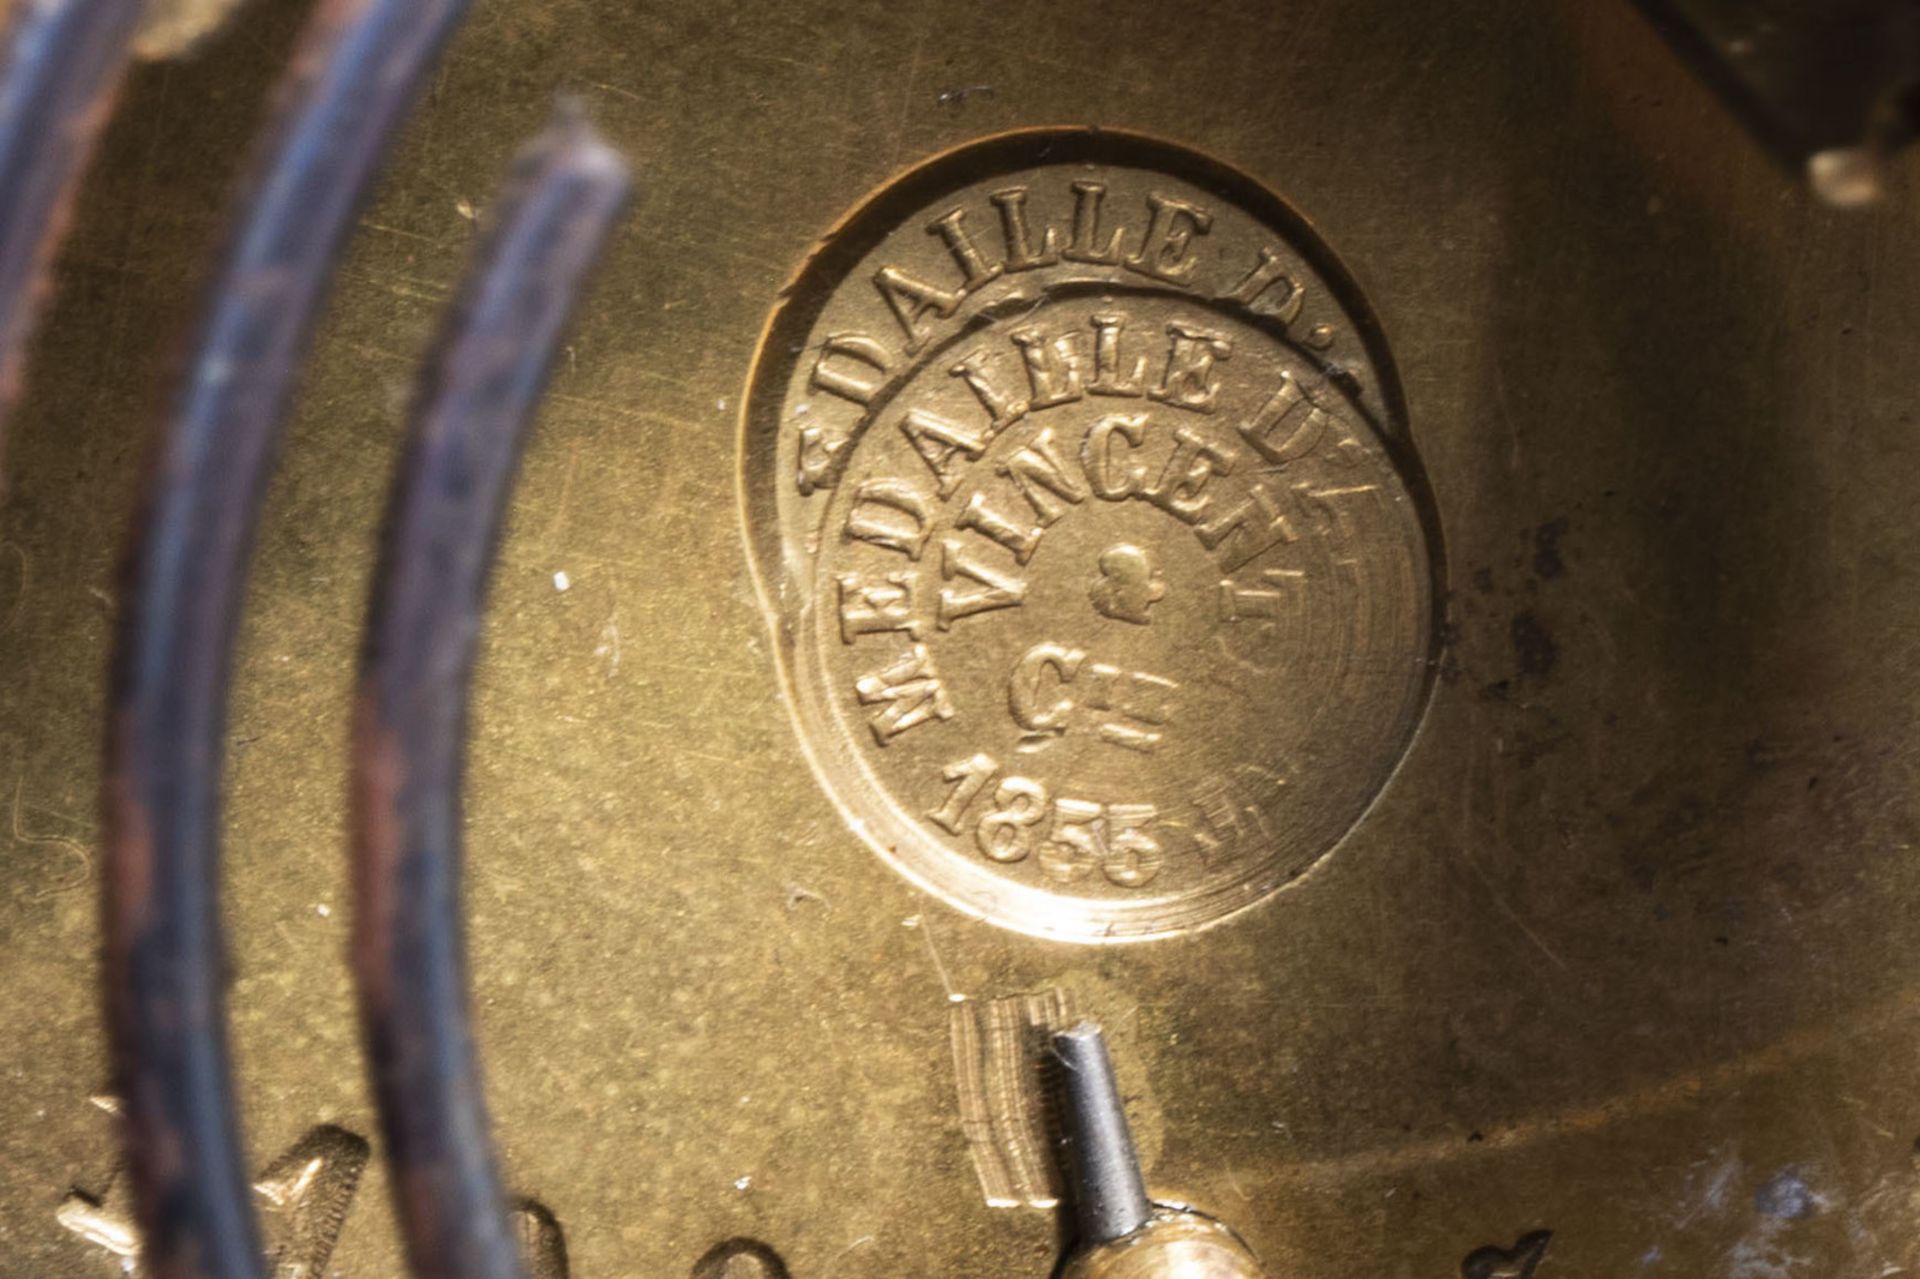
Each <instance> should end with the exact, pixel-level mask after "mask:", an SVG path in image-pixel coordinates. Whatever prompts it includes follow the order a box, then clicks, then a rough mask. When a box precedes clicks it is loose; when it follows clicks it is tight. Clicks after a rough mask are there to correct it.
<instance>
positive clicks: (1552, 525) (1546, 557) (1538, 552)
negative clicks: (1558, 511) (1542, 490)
mask: <svg viewBox="0 0 1920 1279" xmlns="http://www.w3.org/2000/svg"><path fill="white" fill-rule="evenodd" d="M1566 532H1567V517H1566V516H1564V515H1563V516H1561V517H1560V518H1559V519H1557V520H1549V521H1548V522H1547V523H1545V524H1542V525H1541V526H1540V527H1539V528H1536V529H1535V530H1533V572H1534V576H1536V577H1538V578H1539V579H1540V580H1541V581H1543V582H1546V581H1551V580H1553V579H1554V578H1556V577H1559V576H1560V575H1561V574H1563V573H1565V572H1566V571H1567V563H1566V561H1565V560H1563V559H1561V558H1560V539H1561V538H1562V537H1565V536H1566Z"/></svg>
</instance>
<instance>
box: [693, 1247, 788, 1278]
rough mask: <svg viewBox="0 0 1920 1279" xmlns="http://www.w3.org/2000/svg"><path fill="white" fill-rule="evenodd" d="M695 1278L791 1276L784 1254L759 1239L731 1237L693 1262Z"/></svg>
mask: <svg viewBox="0 0 1920 1279" xmlns="http://www.w3.org/2000/svg"><path fill="white" fill-rule="evenodd" d="M692 1279H787V1267H786V1263H785V1262H783V1261H781V1260H780V1255H779V1254H778V1253H776V1252H775V1251H774V1250H773V1249H771V1248H769V1247H767V1245H765V1244H763V1243H761V1242H759V1241H758V1240H755V1239H728V1240H726V1241H725V1242H724V1243H717V1244H715V1245H714V1246H713V1247H712V1248H709V1249H708V1250H707V1252H706V1255H704V1256H702V1257H701V1258H700V1260H698V1261H696V1262H694V1263H693V1277H692Z"/></svg>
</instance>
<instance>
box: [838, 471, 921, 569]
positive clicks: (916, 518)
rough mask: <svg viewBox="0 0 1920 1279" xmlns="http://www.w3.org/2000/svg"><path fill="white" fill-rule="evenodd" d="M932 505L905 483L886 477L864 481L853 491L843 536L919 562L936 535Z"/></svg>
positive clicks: (904, 481) (916, 490) (910, 485)
mask: <svg viewBox="0 0 1920 1279" xmlns="http://www.w3.org/2000/svg"><path fill="white" fill-rule="evenodd" d="M930 505H931V504H930V503H929V502H928V501H927V499H926V497H924V496H923V495H922V494H921V492H920V490H919V489H918V488H916V487H915V486H914V485H912V484H910V483H908V482H907V481H906V480H901V479H894V478H892V477H885V476H883V477H882V478H880V479H875V480H863V481H861V484H860V487H859V488H857V489H855V490H854V495H853V505H852V506H850V507H848V508H847V523H846V527H845V529H844V530H842V535H843V536H845V537H846V538H848V539H855V538H857V539H859V540H860V541H862V542H871V543H873V544H874V545H875V546H879V547H884V548H886V549H887V550H889V551H898V552H900V554H902V555H904V556H906V557H907V558H908V559H910V560H917V559H919V558H920V552H921V551H922V550H924V549H926V545H927V538H928V537H929V536H930V535H931V534H932V532H933V518H932V516H931V514H930V513H929V507H930Z"/></svg>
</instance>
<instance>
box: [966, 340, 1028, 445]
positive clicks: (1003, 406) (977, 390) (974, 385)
mask: <svg viewBox="0 0 1920 1279" xmlns="http://www.w3.org/2000/svg"><path fill="white" fill-rule="evenodd" d="M993 363H994V359H993V357H992V356H991V355H989V354H988V353H987V352H985V351H970V352H968V353H967V355H966V357H965V358H963V359H962V360H961V361H960V362H959V363H958V364H956V365H954V366H953V367H952V368H950V369H948V370H947V374H948V375H949V376H950V377H957V378H959V379H960V380H961V381H963V382H965V383H966V384H967V389H968V390H970V391H972V392H973V394H974V398H975V399H977V400H979V401H980V406H981V407H982V408H984V409H986V411H987V414H988V416H989V417H990V418H991V419H992V421H991V422H990V423H989V424H988V426H987V435H988V437H989V438H991V437H993V436H996V435H998V434H1000V432H1002V431H1004V430H1006V429H1007V428H1008V427H1009V426H1012V425H1013V424H1014V423H1015V422H1018V421H1019V420H1020V419H1021V418H1023V417H1025V416H1026V414H1027V402H1026V401H1025V400H1016V399H1014V398H1013V397H1012V396H1011V395H1008V394H1007V393H1006V391H1004V390H1002V389H1001V387H1000V384H999V383H998V382H995V381H994V380H993V378H992V377H990V376H989V375H988V373H987V368H988V366H989V365H991V364H993Z"/></svg>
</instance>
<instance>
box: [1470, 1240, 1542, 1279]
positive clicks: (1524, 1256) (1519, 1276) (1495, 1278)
mask: <svg viewBox="0 0 1920 1279" xmlns="http://www.w3.org/2000/svg"><path fill="white" fill-rule="evenodd" d="M1552 1241H1553V1232H1552V1231H1551V1230H1536V1231H1534V1232H1533V1233H1532V1234H1529V1235H1522V1236H1521V1237H1520V1242H1519V1243H1516V1244H1514V1245H1513V1247H1511V1248H1499V1247H1493V1246H1491V1245H1490V1246H1488V1247H1485V1248H1476V1249H1475V1250H1474V1251H1473V1252H1471V1253H1469V1254H1468V1255H1467V1259H1466V1260H1465V1261H1463V1262H1461V1263H1460V1279H1533V1272H1534V1271H1535V1270H1538V1269H1539V1268H1540V1259H1541V1258H1542V1257H1544V1256H1546V1255H1547V1245H1548V1244H1549V1243H1551V1242H1552Z"/></svg>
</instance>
